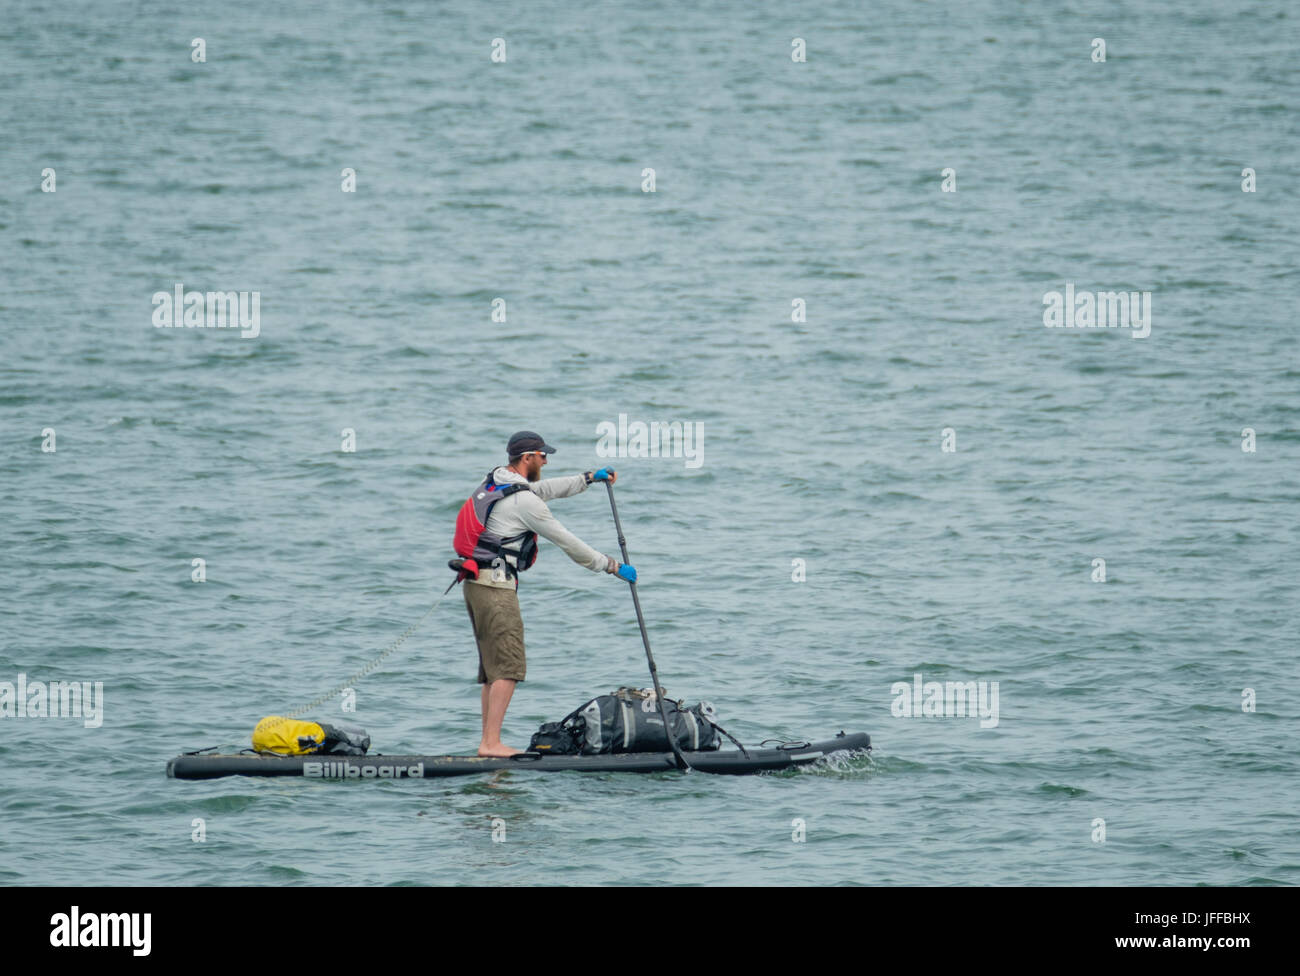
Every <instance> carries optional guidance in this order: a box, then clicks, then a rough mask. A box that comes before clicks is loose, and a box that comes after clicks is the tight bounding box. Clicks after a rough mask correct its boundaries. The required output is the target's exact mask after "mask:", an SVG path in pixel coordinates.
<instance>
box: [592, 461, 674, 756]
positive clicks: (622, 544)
mask: <svg viewBox="0 0 1300 976" xmlns="http://www.w3.org/2000/svg"><path fill="white" fill-rule="evenodd" d="M605 487H606V488H608V489H609V509H610V511H611V512H613V513H614V528H615V529H616V530H618V548H619V552H621V553H622V554H623V562H625V563H631V562H632V560H631V559H629V558H628V556H627V540H626V539H624V538H623V523H622V522H620V521H619V520H618V506H617V505H615V504H614V486H613V484H611V483H610V482H609V481H606V482H605ZM627 585H628V587H629V588H630V589H631V590H632V606H634V607H636V622H637V623H638V624H639V625H640V627H641V642H642V643H643V644H645V659H646V660H647V661H648V662H649V663H650V680H651V681H652V682H653V683H654V688H655V698H656V699H657V700H658V701H659V716H660V717H661V718H662V719H663V720H664V736H665V737H666V738H667V739H668V745H669V746H670V747H671V748H672V750H673V755H674V756H675V757H677V768H678V769H681V770H687V769H690V768H691V766H690V763H688V762H687V761H686V757H685V756H683V755H682V751H681V749H679V748H678V747H677V736H675V735H673V729H672V726H671V725H669V724H668V712H667V710H666V709H665V708H664V690H663V689H662V688H661V687H659V670H658V669H657V668H656V667H655V659H654V655H653V654H651V653H650V636H649V635H648V634H647V633H646V630H645V617H644V616H642V615H641V600H640V599H639V598H638V597H637V595H636V584H635V583H632V582H629V583H628V584H627Z"/></svg>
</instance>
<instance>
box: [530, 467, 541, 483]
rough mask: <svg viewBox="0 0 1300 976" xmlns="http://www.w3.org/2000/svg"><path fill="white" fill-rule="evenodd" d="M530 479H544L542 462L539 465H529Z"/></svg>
mask: <svg viewBox="0 0 1300 976" xmlns="http://www.w3.org/2000/svg"><path fill="white" fill-rule="evenodd" d="M528 480H529V481H541V480H542V466H541V465H540V464H538V465H529V467H528Z"/></svg>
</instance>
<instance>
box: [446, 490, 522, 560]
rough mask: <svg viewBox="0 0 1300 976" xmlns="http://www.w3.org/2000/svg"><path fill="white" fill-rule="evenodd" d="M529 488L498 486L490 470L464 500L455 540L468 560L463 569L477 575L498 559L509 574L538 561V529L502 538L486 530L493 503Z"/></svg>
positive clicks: (460, 553) (459, 553)
mask: <svg viewBox="0 0 1300 976" xmlns="http://www.w3.org/2000/svg"><path fill="white" fill-rule="evenodd" d="M529 490H530V489H529V487H528V486H527V485H519V484H512V485H498V484H497V483H496V481H494V480H493V478H492V472H491V471H489V472H488V475H487V478H486V479H484V481H483V483H482V484H481V485H479V486H478V487H477V488H475V489H474V494H472V495H470V496H469V498H467V499H465V504H464V505H462V506H461V507H460V511H459V512H458V513H457V514H456V536H455V538H454V539H453V541H452V545H453V546H455V549H456V554H457V555H459V556H461V557H462V558H463V559H464V560H465V563H464V564H463V566H464V571H466V572H468V573H469V574H470V575H471V576H475V577H477V576H478V570H479V568H480V567H482V566H489V565H491V564H492V561H493V560H495V559H498V558H501V561H502V562H503V563H505V566H506V572H507V573H514V572H522V571H523V570H525V569H528V568H529V567H530V566H532V564H533V563H535V562H537V533H536V532H521V533H519V535H513V536H511V537H510V538H508V539H503V538H502V537H501V536H499V535H497V534H496V533H495V532H489V531H488V530H487V521H488V516H489V515H491V514H492V506H493V505H495V504H496V503H497V502H499V501H501V499H503V498H509V497H510V496H511V495H513V494H514V493H515V492H517V491H529ZM505 556H513V557H514V558H515V563H514V565H513V566H512V565H511V564H510V563H509V562H508V561H507V560H505V559H504V558H503V557H505Z"/></svg>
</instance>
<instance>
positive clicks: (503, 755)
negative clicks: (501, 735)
mask: <svg viewBox="0 0 1300 976" xmlns="http://www.w3.org/2000/svg"><path fill="white" fill-rule="evenodd" d="M523 751H524V750H522V749H511V748H510V747H509V746H508V745H504V744H502V743H497V744H496V745H494V746H485V745H482V744H481V743H480V745H479V747H478V754H479V755H480V756H492V757H495V758H498V759H509V758H510V757H511V756H517V755H519V754H520V753H522V752H523Z"/></svg>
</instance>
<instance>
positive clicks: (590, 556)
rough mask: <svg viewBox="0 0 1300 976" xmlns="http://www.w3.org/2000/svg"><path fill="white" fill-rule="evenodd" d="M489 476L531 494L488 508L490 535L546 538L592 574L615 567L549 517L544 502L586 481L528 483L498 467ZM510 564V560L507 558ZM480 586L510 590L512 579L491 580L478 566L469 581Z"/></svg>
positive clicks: (579, 489) (567, 479)
mask: <svg viewBox="0 0 1300 976" xmlns="http://www.w3.org/2000/svg"><path fill="white" fill-rule="evenodd" d="M492 477H493V479H494V480H495V481H496V483H497V484H499V485H507V484H520V485H528V487H529V488H530V489H532V490H531V491H517V492H515V493H514V494H513V495H510V496H508V497H506V498H503V499H501V501H499V502H497V503H496V504H495V505H493V506H492V513H491V514H490V515H488V520H487V525H485V526H484V528H485V529H487V530H488V531H489V532H494V533H496V534H497V535H499V536H500V537H501V538H503V539H509V538H510V537H511V536H515V535H519V534H520V533H521V532H536V533H537V534H538V535H540V536H541V537H542V538H543V539H549V540H550V541H551V542H554V543H555V544H556V545H557V546H559V547H560V548H561V549H563V550H564V552H565V553H566V554H567V555H568V557H569V558H570V559H572V560H573V561H574V562H575V563H578V564H579V565H580V566H583V567H585V568H587V569H590V570H591V571H592V572H595V573H607V572H609V567H610V565H611V564H612V565H613V566H614V568H615V569H617V568H618V560H616V559H611V558H610V557H609V556H606V555H603V554H601V553H599V552H597V551H596V550H595V549H593V548H591V546H589V545H587V544H586V543H585V542H583V541H582V540H581V539H579V538H578V537H577V536H576V535H574V534H573V533H572V532H570V531H569V530H568V529H566V528H565V527H564V526H563V525H561V524H560V520H559V519H557V518H556V517H555V516H554V515H552V514H551V510H550V508H548V507H547V505H546V502H547V500H548V499H551V498H566V497H568V496H569V495H577V494H580V493H581V492H584V491H586V490H587V481H586V479H585V478H583V476H582V475H580V474H575V475H569V476H567V477H563V478H543V479H541V480H540V481H533V482H529V481H528V479H527V478H525V477H524V476H523V475H521V474H518V473H517V472H514V471H511V470H510V469H509V468H507V467H504V466H503V467H499V468H497V469H496V470H495V471H493V472H492ZM506 558H507V559H509V560H510V561H511V563H512V564H513V562H514V559H513V558H512V557H509V556H507V557H506ZM469 582H472V583H479V584H481V585H483V586H504V587H509V588H511V589H513V588H514V587H515V583H514V581H513V580H505V581H496V582H494V581H493V580H492V573H491V572H490V570H489V569H488V567H487V566H484V567H482V570H481V572H480V573H479V576H478V579H475V580H469Z"/></svg>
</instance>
